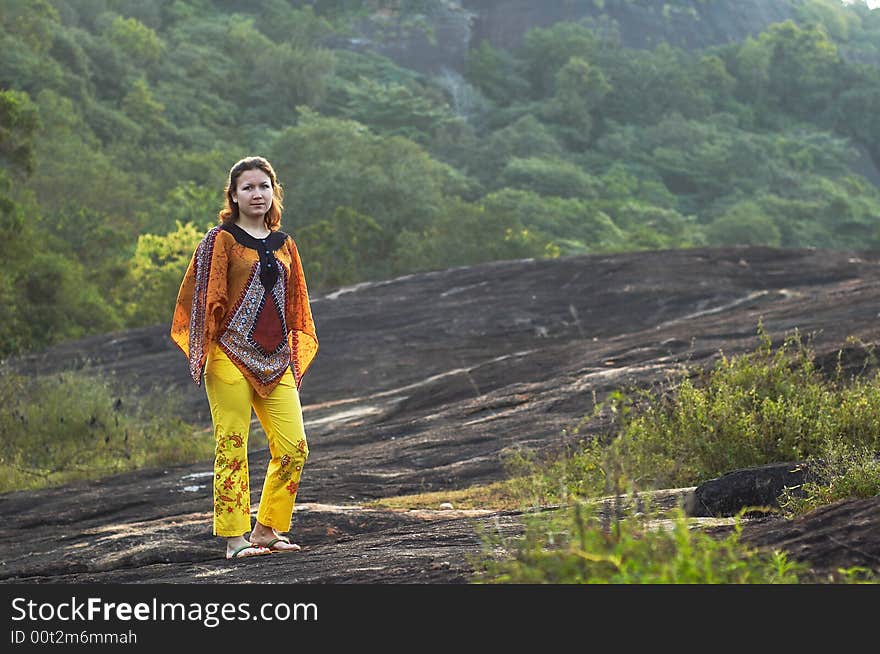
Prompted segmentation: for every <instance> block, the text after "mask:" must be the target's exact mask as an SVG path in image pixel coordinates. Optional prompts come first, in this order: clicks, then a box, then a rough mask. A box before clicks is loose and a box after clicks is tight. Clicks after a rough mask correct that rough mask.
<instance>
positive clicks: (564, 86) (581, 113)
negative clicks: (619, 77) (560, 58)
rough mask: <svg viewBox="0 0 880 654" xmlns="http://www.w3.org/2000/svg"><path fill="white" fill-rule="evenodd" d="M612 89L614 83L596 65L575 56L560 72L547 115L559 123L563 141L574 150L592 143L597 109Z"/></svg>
mask: <svg viewBox="0 0 880 654" xmlns="http://www.w3.org/2000/svg"><path fill="white" fill-rule="evenodd" d="M609 91H611V85H610V84H609V83H608V81H607V80H606V79H605V76H604V75H603V74H602V71H600V70H599V69H598V68H597V67H596V66H594V65H591V64H590V63H588V62H587V61H585V60H584V59H581V58H580V57H572V58H571V59H569V60H568V62H567V63H566V64H565V65H564V66H563V67H562V68H560V69H559V72H558V73H556V93H555V94H554V96H553V98H552V99H551V100H550V102H549V103H548V104H547V105H546V109H545V111H544V112H543V115H544V117H546V118H547V119H548V120H549V121H552V122H553V123H555V124H556V125H557V129H558V131H559V132H560V135H561V137H562V139H561V140H562V141H563V142H565V143H567V144H568V145H569V147H570V148H571V149H573V150H581V149H583V148H585V147H586V146H587V145H589V144H590V141H591V137H592V132H593V112H594V111H595V110H596V109H597V107H598V106H599V105H600V104H601V102H602V100H603V98H604V97H605V96H606V95H607V94H608V92H609Z"/></svg>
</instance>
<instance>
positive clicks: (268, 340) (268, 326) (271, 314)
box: [219, 262, 290, 384]
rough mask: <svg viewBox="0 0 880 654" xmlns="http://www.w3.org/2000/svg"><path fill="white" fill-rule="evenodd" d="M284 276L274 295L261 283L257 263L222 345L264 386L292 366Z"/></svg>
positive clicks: (230, 321) (281, 277)
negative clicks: (286, 316) (285, 308)
mask: <svg viewBox="0 0 880 654" xmlns="http://www.w3.org/2000/svg"><path fill="white" fill-rule="evenodd" d="M286 296H287V289H286V286H285V281H284V275H278V278H277V280H276V281H275V285H274V286H273V287H272V291H271V292H267V291H266V289H265V288H264V287H263V284H262V282H261V281H260V263H259V262H256V263H254V268H253V270H252V272H251V276H250V279H249V280H248V283H247V286H246V287H245V290H244V292H243V293H242V295H241V297H240V299H239V301H238V303H237V304H236V306H235V307H234V308H233V309H232V311H230V313H229V318H228V320H227V322H226V325H225V328H224V331H223V334H222V336H221V337H220V339H219V344H220V346H221V347H222V348H223V351H224V352H226V354H227V356H229V357H230V358H231V359H233V360H235V361H238V362H239V363H241V364H242V365H243V366H244V367H245V368H247V369H248V370H249V371H250V372H251V373H252V374H253V375H254V377H256V379H257V380H259V382H260V383H262V384H271V383H272V382H273V381H275V380H276V379H278V378H279V377H281V375H283V374H284V372H285V370H287V367H288V366H289V365H290V345H289V343H288V340H287V322H286V320H285V317H284V310H283V309H284V306H285V305H284V303H285V298H286Z"/></svg>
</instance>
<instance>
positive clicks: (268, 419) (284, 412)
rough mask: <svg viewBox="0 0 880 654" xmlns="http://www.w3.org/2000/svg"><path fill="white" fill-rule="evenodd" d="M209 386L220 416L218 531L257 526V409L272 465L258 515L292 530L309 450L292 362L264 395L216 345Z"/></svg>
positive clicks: (216, 430)
mask: <svg viewBox="0 0 880 654" xmlns="http://www.w3.org/2000/svg"><path fill="white" fill-rule="evenodd" d="M205 392H206V394H207V396H208V403H209V405H210V407H211V418H212V420H213V422H214V438H215V441H216V447H215V451H214V535H216V536H227V537H228V536H241V535H242V534H244V533H245V532H248V531H250V530H251V515H250V513H251V507H250V479H249V475H248V449H247V443H248V432H249V431H250V424H251V409H252V408H253V410H254V412H255V413H256V414H257V418H258V419H259V421H260V424H261V425H262V426H263V431H265V432H266V437H267V438H268V441H269V453H270V455H271V459H270V460H269V467H268V468H267V470H266V479H265V481H264V482H263V492H262V495H260V506H259V509H258V511H257V520H258V521H259V522H261V523H262V524H264V525H267V526H269V527H273V528H274V529H276V530H278V531H279V532H285V531H288V530H290V522H291V518H292V516H293V506H294V502H295V501H296V493H297V490H298V489H299V480H300V476H301V475H302V468H303V465H304V464H305V462H306V459H307V458H308V456H309V447H308V444H307V443H306V434H305V428H304V426H303V417H302V406H301V405H300V401H299V393H298V392H297V389H296V384H295V383H294V378H293V373H292V372H291V371H290V368H288V369H287V371H286V372H285V373H284V376H283V377H282V378H281V382H280V383H279V384H278V385H277V386H276V387H275V389H274V390H273V391H272V393H271V395H269V397H265V398H264V397H260V396H259V395H258V394H257V393H256V391H254V389H253V387H252V386H251V385H250V383H249V382H248V381H247V379H245V378H244V376H243V375H242V374H241V372H239V370H238V368H236V367H235V364H234V363H232V361H230V360H229V357H227V356H226V354H225V353H224V352H223V350H221V349H220V348H219V347H217V345H216V344H214V345H212V346H211V349H210V350H209V352H208V358H207V361H206V363H205Z"/></svg>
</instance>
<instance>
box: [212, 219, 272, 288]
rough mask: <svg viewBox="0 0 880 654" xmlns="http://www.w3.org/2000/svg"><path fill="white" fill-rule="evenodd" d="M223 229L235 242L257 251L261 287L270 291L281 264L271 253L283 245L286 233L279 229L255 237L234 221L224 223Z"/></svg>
mask: <svg viewBox="0 0 880 654" xmlns="http://www.w3.org/2000/svg"><path fill="white" fill-rule="evenodd" d="M223 229H225V230H226V231H227V232H229V233H230V234H232V236H233V238H234V239H235V242H236V243H238V244H239V245H243V246H245V247H246V248H250V249H252V250H256V251H257V255H258V256H259V257H260V282H262V284H263V288H264V289H266V290H267V291H271V290H272V288H273V287H274V286H275V282H277V281H278V271H279V269H280V267H281V264H280V263H278V260H277V259H276V258H275V255H274V254H273V253H274V252H275V251H276V250H278V248H280V247H281V246H282V245H284V242H285V241H286V240H287V234H285V233H284V232H282V231H281V230H278V231H274V232H270V233H269V235H268V236H267V237H266V238H257V237H256V236H253V235H251V234H248V233H247V232H246V231H245V230H244V228H243V227H241V225H236V224H235V223H224V224H223Z"/></svg>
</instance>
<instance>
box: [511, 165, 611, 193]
mask: <svg viewBox="0 0 880 654" xmlns="http://www.w3.org/2000/svg"><path fill="white" fill-rule="evenodd" d="M499 181H500V183H501V184H502V185H503V186H506V187H510V188H520V189H525V190H530V191H534V192H535V193H538V194H539V195H552V196H557V197H561V198H583V199H595V198H597V197H598V188H599V186H600V183H599V181H598V180H597V179H596V178H594V177H593V176H592V175H590V174H588V173H586V172H584V170H583V169H582V168H580V167H579V166H577V165H575V164H573V163H571V162H569V161H565V160H564V159H542V158H538V157H530V158H527V159H519V158H512V159H510V160H509V161H508V162H507V165H506V166H505V167H504V170H503V171H502V173H501V177H500V180H499Z"/></svg>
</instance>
